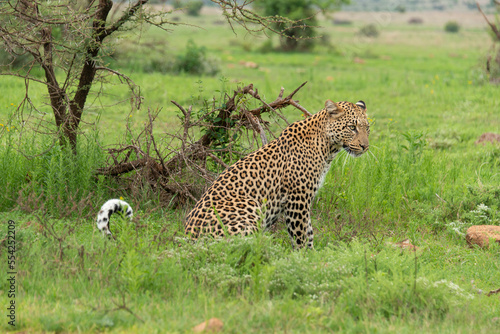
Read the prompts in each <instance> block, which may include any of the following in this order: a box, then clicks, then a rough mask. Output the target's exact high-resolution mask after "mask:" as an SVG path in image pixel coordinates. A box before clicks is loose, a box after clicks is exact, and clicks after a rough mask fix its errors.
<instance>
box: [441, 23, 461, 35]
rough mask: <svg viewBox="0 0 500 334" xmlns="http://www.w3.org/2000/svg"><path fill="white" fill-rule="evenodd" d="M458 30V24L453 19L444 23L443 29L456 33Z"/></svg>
mask: <svg viewBox="0 0 500 334" xmlns="http://www.w3.org/2000/svg"><path fill="white" fill-rule="evenodd" d="M459 30H460V25H459V24H458V23H457V22H455V21H448V22H446V24H445V25H444V31H446V32H450V33H457V32H458V31H459Z"/></svg>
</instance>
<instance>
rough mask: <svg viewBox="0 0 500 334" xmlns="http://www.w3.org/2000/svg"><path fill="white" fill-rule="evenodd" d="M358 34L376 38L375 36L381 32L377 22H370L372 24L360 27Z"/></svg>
mask: <svg viewBox="0 0 500 334" xmlns="http://www.w3.org/2000/svg"><path fill="white" fill-rule="evenodd" d="M358 34H359V35H361V36H365V37H371V38H375V37H378V35H379V34H380V32H379V30H378V28H377V26H376V25H375V24H373V23H370V24H367V25H364V26H362V27H361V28H360V29H359V32H358Z"/></svg>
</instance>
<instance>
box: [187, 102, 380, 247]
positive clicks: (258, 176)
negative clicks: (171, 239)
mask: <svg viewBox="0 0 500 334" xmlns="http://www.w3.org/2000/svg"><path fill="white" fill-rule="evenodd" d="M369 134H370V125H369V121H368V117H367V113H366V104H365V102H363V101H358V102H356V103H351V102H347V101H341V102H333V101H332V100H327V101H326V102H325V107H324V108H323V109H322V110H320V111H319V112H317V113H316V114H314V115H312V116H310V117H308V118H305V119H302V120H299V121H296V122H294V123H292V124H290V125H289V126H287V127H286V128H285V129H284V130H283V131H282V133H281V134H280V135H279V137H277V138H276V139H274V140H273V141H270V142H269V143H267V144H266V145H263V146H262V147H261V148H260V149H258V150H256V151H255V152H253V153H250V154H249V155H247V156H246V157H243V158H242V159H240V160H239V161H237V162H235V163H234V164H233V165H231V166H229V167H228V168H227V169H226V170H225V171H223V172H222V173H221V174H220V175H219V176H218V177H217V179H216V180H215V181H214V182H213V183H212V184H211V185H210V187H209V188H208V189H207V190H206V191H205V192H204V193H203V195H202V196H201V198H200V199H199V201H198V202H197V203H196V204H195V206H194V208H193V209H192V210H191V211H190V212H189V213H188V214H187V215H186V218H185V221H184V232H185V234H186V235H187V236H190V238H191V239H193V240H196V239H199V238H200V237H201V236H212V237H215V238H217V237H224V236H225V235H231V236H232V235H242V236H247V235H250V234H253V233H255V232H257V231H259V230H261V229H263V230H269V229H271V228H272V227H273V226H275V224H276V223H277V221H278V218H279V217H280V216H282V215H283V218H284V219H283V220H284V222H285V226H286V230H287V232H288V235H289V237H290V240H291V243H292V248H303V247H305V246H306V244H307V247H308V248H309V249H313V248H314V246H313V240H314V232H313V227H312V224H311V205H312V203H313V199H314V198H315V196H316V195H317V193H318V190H319V189H320V187H321V186H322V185H323V183H324V181H325V177H326V174H327V173H328V171H329V169H330V167H331V165H332V161H333V159H334V158H335V157H336V156H337V154H338V153H339V152H340V151H342V150H345V151H346V152H347V153H348V155H350V156H353V157H359V156H361V155H362V154H364V153H365V152H367V151H368V149H369V141H368V136H369Z"/></svg>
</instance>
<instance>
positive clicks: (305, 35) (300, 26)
mask: <svg viewBox="0 0 500 334" xmlns="http://www.w3.org/2000/svg"><path fill="white" fill-rule="evenodd" d="M347 2H348V1H347V0H320V1H317V0H258V1H255V2H254V3H255V6H256V8H257V9H258V10H260V11H261V12H262V13H263V15H266V16H278V17H282V18H285V19H284V20H278V21H277V22H276V23H274V24H273V28H274V29H276V30H278V31H280V32H281V34H282V36H280V43H281V49H282V50H283V51H307V50H311V49H312V47H313V46H314V44H315V42H316V40H315V39H314V38H315V37H317V31H316V26H317V24H318V21H317V19H316V16H315V15H316V12H317V10H318V9H320V10H327V9H330V10H333V9H338V8H339V7H340V5H341V4H342V3H347ZM290 20H291V21H294V22H291V21H290Z"/></svg>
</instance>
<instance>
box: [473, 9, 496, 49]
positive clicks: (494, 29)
mask: <svg viewBox="0 0 500 334" xmlns="http://www.w3.org/2000/svg"><path fill="white" fill-rule="evenodd" d="M495 2H496V3H497V4H498V1H495ZM476 6H477V9H479V11H480V12H481V15H483V17H484V19H485V21H486V23H488V25H489V26H490V28H491V30H493V32H494V33H495V36H496V37H497V39H498V40H499V41H500V31H499V29H498V27H497V26H496V25H495V24H493V23H491V22H490V20H488V18H487V17H486V15H485V14H484V13H483V11H482V9H481V6H479V3H478V2H476Z"/></svg>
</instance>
